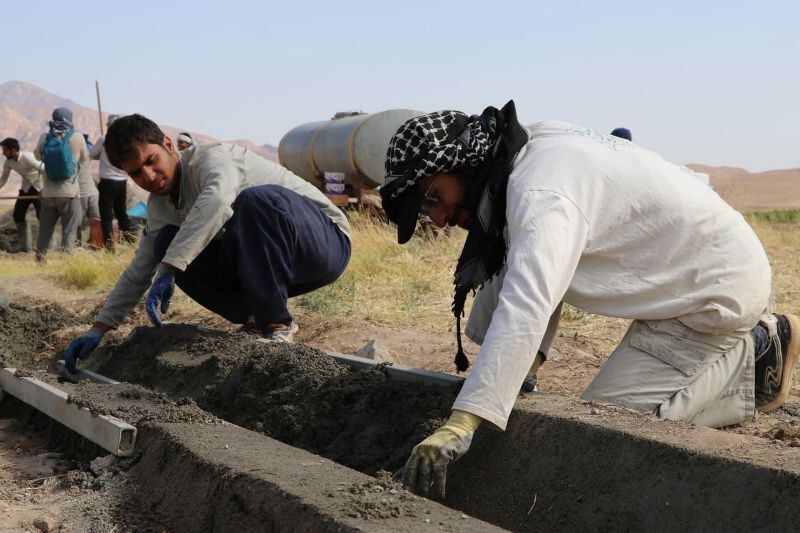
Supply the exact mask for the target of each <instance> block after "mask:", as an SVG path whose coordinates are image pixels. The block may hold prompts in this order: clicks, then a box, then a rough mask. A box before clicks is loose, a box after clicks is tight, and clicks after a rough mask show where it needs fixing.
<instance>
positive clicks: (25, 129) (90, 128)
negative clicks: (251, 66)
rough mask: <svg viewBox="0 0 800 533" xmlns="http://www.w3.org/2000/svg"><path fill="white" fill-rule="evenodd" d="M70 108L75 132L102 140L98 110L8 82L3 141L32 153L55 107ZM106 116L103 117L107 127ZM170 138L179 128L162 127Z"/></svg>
mask: <svg viewBox="0 0 800 533" xmlns="http://www.w3.org/2000/svg"><path fill="white" fill-rule="evenodd" d="M62 106H63V107H68V108H69V109H71V110H72V113H73V114H74V117H75V129H77V130H79V131H81V132H83V133H88V134H89V139H91V140H94V139H96V138H97V137H99V136H100V124H99V122H100V121H99V119H98V116H97V110H95V109H90V108H88V107H83V106H81V105H80V104H78V103H76V102H74V101H72V100H69V99H67V98H62V97H60V96H57V95H55V94H52V93H50V92H47V91H45V90H44V89H42V88H40V87H37V86H36V85H33V84H30V83H25V82H21V81H9V82H6V83H3V84H0V138H6V137H15V138H16V139H19V142H20V144H22V149H23V150H32V149H33V148H34V146H35V145H36V141H37V140H38V139H39V135H41V133H42V132H43V131H45V130H46V129H47V123H48V122H49V121H50V114H51V113H52V112H53V109H55V108H56V107H62ZM106 118H107V114H106V113H104V114H103V123H104V124H105V121H106ZM161 128H162V129H163V130H164V132H165V133H166V134H167V135H170V136H172V137H174V136H175V135H177V134H178V133H179V132H180V131H185V130H183V129H181V128H180V127H175V126H169V125H165V124H161ZM190 133H191V134H192V136H193V137H194V138H195V139H198V140H199V141H200V142H213V141H215V140H217V139H214V138H213V137H211V136H209V135H205V134H203V133H200V132H193V131H190ZM231 142H233V143H235V144H241V145H243V146H247V147H248V148H250V149H252V150H254V151H255V152H257V153H259V154H261V155H262V156H264V157H266V158H268V159H271V160H273V161H277V160H278V149H277V148H276V147H274V146H271V145H269V144H265V145H261V146H260V145H257V144H256V143H254V142H252V141H249V140H245V139H242V140H238V141H231Z"/></svg>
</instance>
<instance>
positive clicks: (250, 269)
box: [154, 185, 350, 327]
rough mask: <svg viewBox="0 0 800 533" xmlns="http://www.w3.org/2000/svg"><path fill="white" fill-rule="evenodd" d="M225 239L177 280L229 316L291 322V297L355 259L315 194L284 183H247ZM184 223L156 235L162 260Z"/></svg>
mask: <svg viewBox="0 0 800 533" xmlns="http://www.w3.org/2000/svg"><path fill="white" fill-rule="evenodd" d="M224 229H225V232H224V236H223V237H222V238H221V239H214V240H212V241H211V242H210V243H209V244H208V246H206V248H205V249H204V250H203V251H202V252H201V253H200V255H198V256H197V258H195V260H194V261H192V262H191V263H190V264H189V266H188V267H187V268H186V270H185V271H183V272H179V273H177V274H176V276H175V284H176V285H177V286H178V287H180V288H181V290H182V291H183V292H185V293H186V294H187V295H188V296H189V297H190V298H192V299H193V300H194V301H196V302H197V303H199V304H200V305H202V306H203V307H205V308H206V309H208V310H210V311H212V312H214V313H216V314H218V315H220V316H222V317H223V318H225V319H226V320H228V321H230V322H233V323H236V324H243V323H244V322H245V321H246V320H247V319H248V317H250V316H252V317H255V321H256V325H257V326H259V327H264V326H266V325H267V324H289V323H290V322H291V321H292V315H291V314H290V313H289V309H288V306H287V300H288V298H289V297H291V296H298V295H300V294H304V293H307V292H310V291H313V290H315V289H319V288H320V287H324V286H325V285H328V284H330V283H333V282H334V281H336V279H337V278H338V277H339V276H340V275H341V274H342V272H344V269H345V268H346V267H347V263H348V262H349V261H350V240H349V239H348V238H347V237H346V236H345V234H344V233H342V231H341V230H340V229H339V227H338V226H336V224H334V223H333V221H331V219H330V218H328V217H327V216H326V215H325V214H324V213H323V212H322V211H320V209H319V207H317V206H316V205H315V204H314V203H313V202H311V200H309V199H308V198H305V197H303V196H301V195H299V194H297V193H296V192H294V191H291V190H289V189H287V188H285V187H281V186H279V185H260V186H257V187H250V188H248V189H245V190H244V191H242V192H241V193H239V196H237V197H236V200H235V201H234V203H233V216H232V217H231V218H230V219H229V220H228V221H227V222H226V223H225V226H224ZM178 230H179V227H178V226H173V225H167V226H165V227H163V228H162V229H161V231H159V233H158V235H157V236H156V239H155V244H154V248H155V253H156V256H157V257H158V258H159V259H162V258H163V257H164V255H165V254H166V252H167V248H169V245H170V243H171V242H172V240H173V239H174V238H175V235H176V234H177V233H178Z"/></svg>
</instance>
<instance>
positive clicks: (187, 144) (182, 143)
mask: <svg viewBox="0 0 800 533" xmlns="http://www.w3.org/2000/svg"><path fill="white" fill-rule="evenodd" d="M175 142H176V144H177V145H178V150H186V149H187V148H191V147H192V146H194V139H192V136H191V135H189V134H188V133H186V132H185V131H182V132H181V133H179V134H178V136H177V137H176V138H175Z"/></svg>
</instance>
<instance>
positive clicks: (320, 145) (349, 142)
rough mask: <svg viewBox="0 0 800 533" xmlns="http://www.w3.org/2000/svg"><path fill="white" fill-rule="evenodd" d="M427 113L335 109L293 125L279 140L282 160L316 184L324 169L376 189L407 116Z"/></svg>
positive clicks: (361, 186) (353, 185)
mask: <svg viewBox="0 0 800 533" xmlns="http://www.w3.org/2000/svg"><path fill="white" fill-rule="evenodd" d="M424 114H425V112H424V111H414V110H412V109H390V110H388V111H381V112H380V113H370V114H367V113H336V115H334V117H333V118H332V119H330V120H324V121H321V122H309V123H307V124H303V125H301V126H297V127H296V128H293V129H291V130H289V132H288V133H286V135H284V136H283V138H282V139H281V142H280V144H279V145H278V159H279V160H280V163H281V164H282V165H283V166H285V167H286V168H288V169H289V170H291V171H292V172H294V173H295V174H297V175H298V176H300V177H301V178H303V179H304V180H306V181H308V182H310V183H312V184H314V185H316V186H317V187H321V185H322V183H323V177H324V175H325V172H341V173H343V174H344V175H345V184H347V185H350V186H351V190H352V189H355V190H356V191H357V190H359V189H374V188H375V187H378V186H380V185H381V184H382V183H383V180H384V177H385V176H384V160H385V158H386V149H387V148H388V147H389V140H390V139H391V138H392V135H394V133H395V132H396V131H397V129H398V128H399V127H400V126H402V125H403V123H404V122H405V121H407V120H408V119H411V118H414V117H418V116H420V115H424Z"/></svg>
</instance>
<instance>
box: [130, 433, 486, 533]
mask: <svg viewBox="0 0 800 533" xmlns="http://www.w3.org/2000/svg"><path fill="white" fill-rule="evenodd" d="M137 444H138V446H137V448H139V450H140V452H141V453H142V455H141V458H140V460H139V463H138V464H137V465H136V467H135V468H134V469H133V470H132V473H133V479H134V483H135V485H137V486H138V487H140V489H139V490H137V491H136V493H135V498H136V499H137V500H138V504H139V505H140V506H141V507H142V509H149V510H150V512H151V513H152V514H153V515H154V516H157V517H158V518H159V520H160V521H162V522H165V523H167V524H168V525H169V526H170V527H172V528H174V529H175V530H176V531H219V532H228V531H230V532H234V531H236V532H239V531H409V532H410V531H467V532H469V531H501V529H499V528H497V527H496V526H492V525H491V524H488V523H485V522H482V521H480V520H476V519H474V518H472V517H463V515H462V513H461V512H460V511H456V510H454V509H450V508H448V507H445V506H444V505H441V504H438V503H436V502H433V501H430V500H426V499H423V498H418V497H413V503H412V505H413V513H414V515H415V516H407V515H403V516H396V517H389V518H371V519H365V518H356V517H352V516H348V512H347V509H348V508H349V507H350V506H351V505H352V504H353V498H358V497H357V496H352V495H351V494H350V493H349V492H348V491H347V489H348V488H349V487H351V486H354V485H358V484H363V483H368V482H370V480H374V478H371V477H370V476H367V475H366V474H362V473H360V472H357V471H355V470H351V469H349V468H346V467H344V466H342V465H339V464H338V463H334V462H333V461H330V460H327V459H324V458H322V457H320V456H317V455H314V454H312V453H310V452H307V451H305V450H301V449H298V448H294V447H292V446H289V445H287V444H283V443H281V442H278V441H276V440H273V439H270V438H269V437H265V436H264V435H261V434H258V433H255V432H252V431H249V430H246V429H243V428H240V427H238V426H235V425H231V424H227V425H224V426H220V425H198V424H192V423H148V424H145V425H143V426H142V427H140V437H139V442H138V443H137ZM187 484H190V485H191V488H190V489H189V490H187ZM142 489H144V490H142ZM402 493H405V491H402ZM401 495H402V494H401ZM405 496H406V497H411V495H410V494H408V493H405ZM384 500H385V499H384ZM373 503H375V504H377V505H380V504H379V503H377V502H373ZM367 505H372V504H367Z"/></svg>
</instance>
